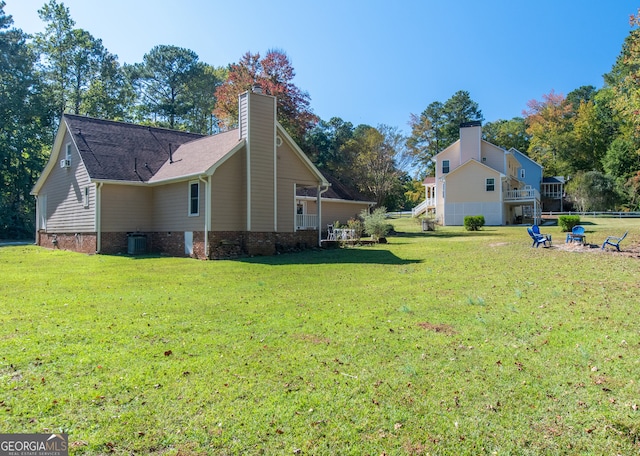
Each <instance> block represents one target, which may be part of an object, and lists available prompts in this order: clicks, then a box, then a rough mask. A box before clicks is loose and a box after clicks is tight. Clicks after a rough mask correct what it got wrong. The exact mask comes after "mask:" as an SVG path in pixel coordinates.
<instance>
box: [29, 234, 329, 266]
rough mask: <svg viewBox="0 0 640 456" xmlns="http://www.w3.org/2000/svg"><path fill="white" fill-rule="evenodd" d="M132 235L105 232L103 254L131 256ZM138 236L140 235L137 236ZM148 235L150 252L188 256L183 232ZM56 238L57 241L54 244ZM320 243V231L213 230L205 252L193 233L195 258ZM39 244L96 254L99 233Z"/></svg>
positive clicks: (48, 237) (42, 239) (47, 238)
mask: <svg viewBox="0 0 640 456" xmlns="http://www.w3.org/2000/svg"><path fill="white" fill-rule="evenodd" d="M129 234H130V233H125V232H117V233H101V248H100V253H103V254H106V255H117V254H127V253H128V247H129V245H128V241H129ZM136 234H138V233H136ZM139 234H141V235H145V236H146V244H147V252H146V253H159V254H163V255H168V256H173V257H186V256H189V255H188V254H185V242H184V232H183V231H172V232H168V231H162V232H153V233H139ZM54 239H55V242H54ZM317 243H318V232H317V231H316V230H304V231H297V232H294V233H273V232H250V231H211V232H209V251H208V252H205V245H204V232H203V231H194V232H193V254H192V255H190V256H191V257H192V258H198V259H206V258H209V259H212V260H221V259H232V258H239V257H242V256H246V255H250V256H254V255H257V256H259V255H265V256H268V255H274V254H276V253H286V252H297V251H301V250H306V249H310V248H314V247H316V246H317ZM38 245H40V246H42V247H47V248H59V249H63V250H72V251H75V252H82V253H95V252H96V249H97V236H96V233H73V234H68V233H44V232H39V233H38Z"/></svg>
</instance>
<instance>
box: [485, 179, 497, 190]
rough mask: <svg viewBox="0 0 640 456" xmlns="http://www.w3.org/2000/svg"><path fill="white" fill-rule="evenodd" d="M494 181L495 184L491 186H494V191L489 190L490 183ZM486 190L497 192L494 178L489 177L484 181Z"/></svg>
mask: <svg viewBox="0 0 640 456" xmlns="http://www.w3.org/2000/svg"><path fill="white" fill-rule="evenodd" d="M490 180H491V181H493V183H492V184H491V185H492V186H493V190H489V181H490ZM484 189H485V191H487V192H495V191H496V180H495V178H493V177H487V178H486V179H485V181H484Z"/></svg>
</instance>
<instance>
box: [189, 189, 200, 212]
mask: <svg viewBox="0 0 640 456" xmlns="http://www.w3.org/2000/svg"><path fill="white" fill-rule="evenodd" d="M194 184H195V185H197V186H198V211H197V212H195V213H193V212H191V199H192V198H191V187H192V186H193V185H194ZM187 192H188V202H189V205H188V206H187V214H188V215H189V217H198V216H199V215H200V181H197V180H192V181H189V186H188V187H187Z"/></svg>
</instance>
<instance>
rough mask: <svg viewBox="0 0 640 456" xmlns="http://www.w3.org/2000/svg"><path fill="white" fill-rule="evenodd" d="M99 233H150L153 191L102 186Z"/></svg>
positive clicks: (118, 186) (141, 188) (139, 188)
mask: <svg viewBox="0 0 640 456" xmlns="http://www.w3.org/2000/svg"><path fill="white" fill-rule="evenodd" d="M100 196H101V200H102V204H101V206H102V207H101V213H100V220H101V224H102V226H101V231H103V232H128V231H151V230H152V229H153V224H152V208H153V189H152V188H150V187H141V186H128V185H110V184H104V185H103V186H102V188H101V189H100Z"/></svg>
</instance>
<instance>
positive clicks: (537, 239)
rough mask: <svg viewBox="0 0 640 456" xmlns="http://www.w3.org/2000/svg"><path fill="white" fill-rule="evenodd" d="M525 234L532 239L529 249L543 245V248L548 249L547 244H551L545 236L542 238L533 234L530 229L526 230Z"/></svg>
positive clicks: (540, 235)
mask: <svg viewBox="0 0 640 456" xmlns="http://www.w3.org/2000/svg"><path fill="white" fill-rule="evenodd" d="M527 232H528V233H529V236H531V239H533V244H531V247H536V248H538V247H539V246H540V244H542V245H544V247H549V246H548V245H547V242H548V243H549V244H551V242H550V241H549V240H548V239H547V238H546V237H545V236H543V235H542V234H536V233H534V232H533V230H532V229H531V228H527Z"/></svg>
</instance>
